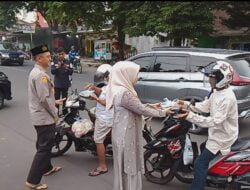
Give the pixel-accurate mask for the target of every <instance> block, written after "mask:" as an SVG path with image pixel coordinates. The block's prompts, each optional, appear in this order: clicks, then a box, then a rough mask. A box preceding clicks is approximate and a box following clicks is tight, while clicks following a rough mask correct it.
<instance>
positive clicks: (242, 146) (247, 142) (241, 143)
mask: <svg viewBox="0 0 250 190" xmlns="http://www.w3.org/2000/svg"><path fill="white" fill-rule="evenodd" d="M248 148H250V138H249V137H245V138H240V139H238V140H237V141H236V142H235V143H234V144H233V145H232V148H231V150H232V151H237V150H246V149H248Z"/></svg>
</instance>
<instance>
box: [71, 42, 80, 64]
mask: <svg viewBox="0 0 250 190" xmlns="http://www.w3.org/2000/svg"><path fill="white" fill-rule="evenodd" d="M76 56H78V52H77V51H76V50H75V46H71V50H70V51H69V62H70V63H72V64H73V62H74V59H75V57H76Z"/></svg>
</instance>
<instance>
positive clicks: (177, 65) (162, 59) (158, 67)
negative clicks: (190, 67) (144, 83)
mask: <svg viewBox="0 0 250 190" xmlns="http://www.w3.org/2000/svg"><path fill="white" fill-rule="evenodd" d="M186 64H187V58H186V57H172V56H158V57H157V58H156V62H155V65H154V70H153V72H185V71H186Z"/></svg>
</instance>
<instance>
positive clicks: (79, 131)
mask: <svg viewBox="0 0 250 190" xmlns="http://www.w3.org/2000/svg"><path fill="white" fill-rule="evenodd" d="M91 130H93V123H92V122H91V121H90V120H89V119H81V120H78V121H75V122H74V123H73V125H72V131H73V133H74V134H75V136H76V137H77V138H80V137H81V136H83V135H85V134H87V133H88V132H89V131H91Z"/></svg>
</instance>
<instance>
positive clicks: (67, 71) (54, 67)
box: [51, 48, 73, 114]
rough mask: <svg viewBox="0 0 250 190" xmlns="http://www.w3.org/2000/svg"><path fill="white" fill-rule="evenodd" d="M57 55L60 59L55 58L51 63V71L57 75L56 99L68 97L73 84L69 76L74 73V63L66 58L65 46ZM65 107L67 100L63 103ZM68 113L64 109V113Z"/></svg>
mask: <svg viewBox="0 0 250 190" xmlns="http://www.w3.org/2000/svg"><path fill="white" fill-rule="evenodd" d="M57 56H58V59H57V60H54V62H53V63H52V64H51V73H52V74H53V75H55V77H54V83H55V99H56V100H57V99H60V98H67V96H68V88H69V87H70V85H71V83H70V79H69V76H70V75H72V74H73V65H72V64H71V63H69V61H68V60H66V59H65V51H64V50H63V48H59V49H58V52H57ZM64 107H65V102H64V104H63V108H64ZM58 108H59V107H58ZM58 110H59V109H58ZM58 112H59V111H58ZM66 113H67V110H64V111H63V114H66Z"/></svg>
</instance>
